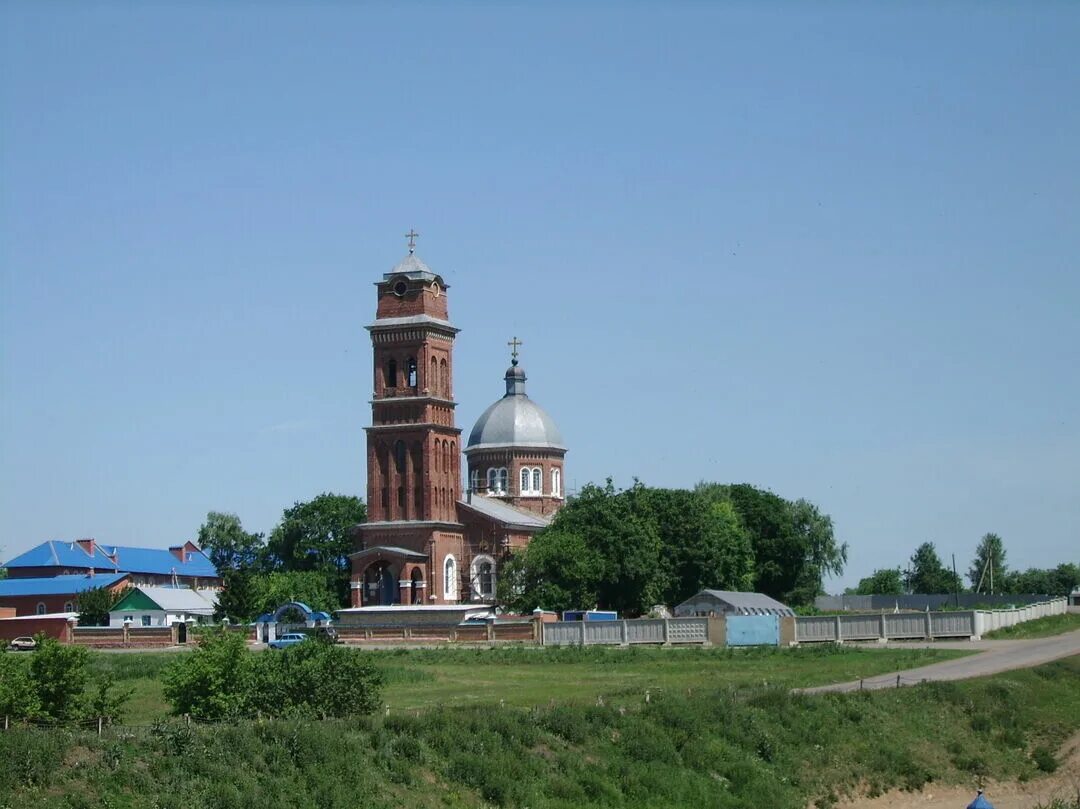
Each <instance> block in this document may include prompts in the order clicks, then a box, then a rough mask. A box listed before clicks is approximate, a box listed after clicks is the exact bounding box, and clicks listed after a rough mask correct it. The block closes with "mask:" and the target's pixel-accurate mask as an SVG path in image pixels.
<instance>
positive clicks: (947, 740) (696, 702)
mask: <svg viewBox="0 0 1080 809" xmlns="http://www.w3.org/2000/svg"><path fill="white" fill-rule="evenodd" d="M585 651H586V652H589V653H590V654H591V652H590V650H585ZM493 660H494V658H493ZM687 660H688V661H691V660H692V658H687ZM607 662H609V663H610V661H607ZM758 662H761V661H758ZM632 663H633V661H630V663H625V662H624V663H621V664H620V663H611V664H610V666H609V667H610V669H611V670H612V671H617V669H618V668H619V667H620V665H621V666H623V667H627V666H630V667H631V668H632V665H631V664H632ZM438 664H439V663H438V661H437V662H435V663H428V664H424V663H417V666H418V667H420V666H423V665H438ZM788 664H789V665H790V661H789V663H788ZM567 665H570V666H574V665H580V664H579V663H574V662H570V663H568V664H567ZM796 665H797V664H796ZM500 666H502V667H504V668H505V669H506V670H514V669H515V668H518V667H520V666H533V667H534V668H535V669H536V670H537V671H538V672H542V671H545V670H546V668H545V667H546V664H544V663H520V664H519V663H517V662H493V663H490V664H480V665H479V666H478V668H481V669H485V668H490V669H497V668H498V667H500ZM795 676H796V677H798V676H800V675H795ZM1077 727H1080V657H1074V658H1071V659H1068V660H1063V661H1057V662H1055V663H1052V664H1049V665H1047V666H1042V667H1040V668H1037V669H1029V670H1023V671H1015V672H1008V673H1006V674H1001V675H998V676H995V677H992V678H986V679H982V680H970V681H964V682H959V683H928V684H925V685H921V686H917V687H913V688H904V689H897V690H886V691H878V692H869V691H867V692H856V693H851V694H828V695H818V696H806V695H793V694H792V693H790V691H788V690H787V689H784V688H776V687H769V688H762V687H759V688H756V689H754V690H753V691H739V692H735V691H733V690H732V689H730V688H728V687H724V686H720V687H717V686H715V685H709V686H704V687H702V688H700V689H695V690H693V691H692V693H691V694H687V693H686V692H685V691H681V690H668V691H665V692H663V693H661V694H659V695H655V696H653V698H652V699H651V700H650V702H649V703H648V704H646V703H645V702H644V700H643V699H642V698H640V696H639V695H633V698H631V695H629V694H627V695H625V697H624V698H623V699H621V700H608V701H606V702H605V704H604V705H602V706H601V705H595V704H593V705H578V704H558V705H555V706H552V707H548V706H542V707H534V708H518V707H512V706H509V705H508V706H505V707H502V708H500V707H497V706H493V705H491V704H486V705H466V706H455V707H440V708H432V709H430V710H425V711H418V712H411V711H410V712H404V711H402V712H393V711H392V712H391V713H390V715H388V716H387V715H382V714H380V715H377V716H373V717H367V718H363V719H358V720H333V721H326V722H311V721H274V722H263V723H258V722H244V723H237V724H225V725H215V726H209V727H202V726H197V725H196V726H187V725H185V724H184V723H182V722H176V721H173V722H167V723H161V724H158V725H157V726H155V727H150V728H137V729H126V728H123V727H118V728H111V729H107V730H106V732H105V734H104V735H103V736H102V737H100V738H99V737H97V736H96V735H94V734H92V733H87V732H84V731H68V730H48V731H40V730H33V729H30V730H23V729H15V730H12V731H9V732H8V733H0V757H3V760H4V761H5V766H4V767H3V768H0V809H9V808H10V809H14V807H25V806H34V807H36V809H82V808H83V807H85V808H86V809H89V808H90V807H95V808H96V807H110V808H111V809H144V807H145V808H146V809H149V808H150V807H154V808H155V809H211V807H213V809H286V808H287V809H294V808H295V809H345V807H349V808H350V809H351V808H352V807H357V806H363V807H371V808H372V809H380V808H381V807H424V808H425V809H427V808H428V807H431V808H434V807H444V808H445V809H456V808H458V807H462V808H463V807H484V806H488V807H493V806H499V807H530V808H531V809H571V807H573V809H578V807H583V808H584V809H589V808H590V807H593V808H595V809H600V807H621V808H622V809H634V808H635V807H641V808H642V809H645V807H648V808H649V809H664V808H665V807H685V806H709V807H717V809H742V808H743V807H770V809H805V807H807V806H811V805H816V806H818V807H826V806H829V805H831V804H832V803H834V802H835V801H837V800H839V799H840V798H842V797H844V796H846V795H850V794H853V793H854V792H855V791H857V790H858V791H866V792H869V793H871V794H877V793H882V792H884V791H886V790H888V789H892V788H896V787H899V788H904V789H919V788H922V787H924V786H926V785H927V784H928V783H932V782H943V783H955V784H963V785H965V786H971V785H973V784H974V783H975V782H976V781H977V780H978V779H980V778H987V777H993V778H995V779H998V780H1002V781H1011V780H1025V779H1030V778H1036V777H1038V776H1039V774H1040V772H1041V771H1042V770H1045V767H1046V764H1045V762H1043V763H1042V764H1041V765H1040V763H1039V762H1038V761H1036V757H1035V756H1034V755H1033V753H1034V751H1035V750H1038V749H1046V748H1049V749H1056V746H1057V745H1058V744H1059V743H1060V741H1061V740H1062V739H1064V738H1067V737H1068V736H1069V735H1070V734H1071V733H1073V732H1075V730H1076V729H1077ZM1042 755H1043V756H1044V755H1045V754H1042ZM1040 767H1041V769H1040Z"/></svg>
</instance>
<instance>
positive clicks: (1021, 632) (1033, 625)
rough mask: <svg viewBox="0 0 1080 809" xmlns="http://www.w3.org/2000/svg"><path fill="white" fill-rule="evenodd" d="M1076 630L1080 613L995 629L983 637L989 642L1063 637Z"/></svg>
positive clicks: (1049, 616) (1052, 616) (1079, 627)
mask: <svg viewBox="0 0 1080 809" xmlns="http://www.w3.org/2000/svg"><path fill="white" fill-rule="evenodd" d="M1076 629H1080V613H1072V612H1069V613H1065V614H1064V615H1048V616H1047V617H1045V618H1036V619H1035V620H1034V621H1026V622H1025V623H1022V624H1016V625H1015V626H1007V627H1005V628H1004V629H995V630H994V631H993V632H987V633H986V634H985V635H983V637H984V638H987V639H989V640H1020V639H1024V638H1049V637H1051V636H1052V635H1062V634H1064V633H1066V632H1072V631H1074V630H1076Z"/></svg>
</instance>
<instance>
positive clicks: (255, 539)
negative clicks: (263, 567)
mask: <svg viewBox="0 0 1080 809" xmlns="http://www.w3.org/2000/svg"><path fill="white" fill-rule="evenodd" d="M196 544H197V545H198V546H199V547H200V548H202V549H203V551H204V552H205V553H206V555H207V556H209V557H210V561H211V562H213V563H214V567H216V568H217V569H218V572H219V573H221V574H224V573H225V571H227V570H253V569H255V568H257V567H258V566H259V565H260V564H261V562H262V555H263V535H262V534H251V533H248V532H247V531H245V530H244V527H243V525H241V524H240V518H239V517H237V516H236V515H235V514H226V513H224V512H221V511H211V512H210V513H209V514H207V515H206V522H204V523H203V524H202V526H201V527H200V528H199V536H198V539H197V540H196Z"/></svg>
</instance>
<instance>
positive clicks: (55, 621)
mask: <svg viewBox="0 0 1080 809" xmlns="http://www.w3.org/2000/svg"><path fill="white" fill-rule="evenodd" d="M67 631H68V622H67V619H65V618H23V619H19V620H17V621H13V620H11V619H4V618H0V640H5V641H9V640H12V639H13V638H21V637H23V636H24V635H36V634H37V633H38V632H44V633H45V634H46V635H48V636H49V637H50V638H59V639H60V640H63V641H66V640H67Z"/></svg>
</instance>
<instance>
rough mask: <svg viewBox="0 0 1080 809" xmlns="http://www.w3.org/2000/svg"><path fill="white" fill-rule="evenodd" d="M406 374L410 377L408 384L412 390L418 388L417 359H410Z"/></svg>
mask: <svg viewBox="0 0 1080 809" xmlns="http://www.w3.org/2000/svg"><path fill="white" fill-rule="evenodd" d="M405 367H406V369H407V370H406V374H407V375H408V382H407V383H406V384H407V385H408V386H409V387H410V388H415V387H416V357H409V361H408V362H407V363H406V366H405Z"/></svg>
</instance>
